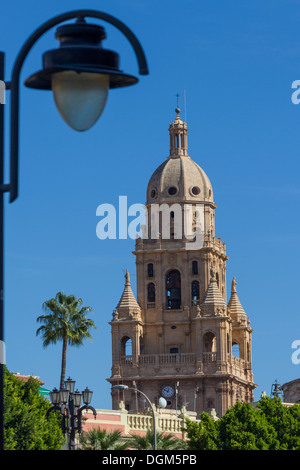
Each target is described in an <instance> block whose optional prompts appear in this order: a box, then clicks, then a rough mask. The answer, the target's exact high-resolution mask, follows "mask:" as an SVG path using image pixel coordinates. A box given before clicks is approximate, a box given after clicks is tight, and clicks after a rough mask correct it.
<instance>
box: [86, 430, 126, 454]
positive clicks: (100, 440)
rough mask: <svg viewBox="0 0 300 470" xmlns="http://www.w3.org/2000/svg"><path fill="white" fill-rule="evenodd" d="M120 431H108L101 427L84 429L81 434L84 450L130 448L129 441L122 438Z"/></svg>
mask: <svg viewBox="0 0 300 470" xmlns="http://www.w3.org/2000/svg"><path fill="white" fill-rule="evenodd" d="M121 437H122V433H121V432H120V431H112V432H110V433H108V432H107V431H106V429H103V430H101V429H100V428H99V427H98V428H95V429H92V430H91V431H84V432H83V433H82V435H81V436H80V444H81V445H82V448H83V449H84V450H125V449H127V448H128V443H127V441H122V440H121Z"/></svg>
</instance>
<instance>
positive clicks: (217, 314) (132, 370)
mask: <svg viewBox="0 0 300 470" xmlns="http://www.w3.org/2000/svg"><path fill="white" fill-rule="evenodd" d="M169 136H170V154H169V156H168V158H167V159H166V160H165V161H164V162H163V163H162V164H161V165H160V166H159V167H158V168H157V170H156V171H155V172H154V173H153V175H152V176H151V178H150V181H149V184H148V188H147V196H146V209H147V224H146V227H145V230H144V234H143V237H142V238H138V239H137V240H136V247H135V252H134V254H135V257H136V278H137V299H135V297H134V294H133V292H132V289H131V285H130V278H129V273H128V272H126V276H125V286H124V292H123V294H122V296H121V299H120V301H119V304H118V305H117V307H116V310H115V311H114V313H113V319H112V321H111V322H110V325H111V333H112V375H111V377H110V378H109V379H108V381H109V382H110V383H111V384H112V385H116V384H120V383H122V384H125V385H128V386H129V387H133V388H135V387H136V388H137V389H139V390H141V391H142V392H144V393H145V394H146V395H147V396H148V397H149V398H150V399H151V401H152V402H153V403H155V404H157V403H158V400H159V397H160V396H163V397H165V398H166V400H167V406H168V407H169V408H171V409H179V408H181V407H182V406H183V405H184V406H186V408H187V409H188V410H189V411H197V412H198V413H201V412H202V411H210V410H211V409H212V408H215V410H216V412H217V415H218V416H221V415H223V414H224V413H225V412H226V410H227V409H228V408H229V407H232V406H233V405H234V403H235V402H237V401H247V402H251V401H253V390H254V388H255V387H256V385H255V384H254V382H253V374H252V360H251V333H252V329H251V328H250V322H249V320H248V319H247V316H246V313H245V311H244V309H243V307H242V305H241V303H240V301H239V298H238V295H237V290H236V281H235V279H234V280H233V281H232V288H231V297H230V300H229V303H228V304H227V300H226V262H227V260H228V257H227V255H226V247H225V244H224V243H223V242H222V241H221V239H220V238H216V237H215V209H216V205H215V203H214V199H213V190H212V185H211V183H210V180H209V179H208V177H207V175H206V174H205V172H204V171H203V170H202V168H200V166H199V165H197V164H196V163H195V162H194V161H193V160H192V159H191V157H190V156H189V155H188V146H187V125H186V123H185V122H183V121H182V120H181V118H180V110H179V109H178V108H176V117H175V120H174V121H173V122H172V123H171V124H170V126H169ZM120 393H122V396H120ZM123 394H124V392H119V391H113V393H112V401H113V408H114V409H115V408H117V407H118V403H119V401H120V400H121V399H122V400H124V401H125V404H126V407H127V409H129V410H132V411H133V410H135V409H136V408H138V409H139V410H140V409H142V408H143V407H144V405H145V404H144V403H143V401H142V400H141V397H140V394H136V393H135V392H134V391H133V392H131V391H127V392H125V394H124V395H123Z"/></svg>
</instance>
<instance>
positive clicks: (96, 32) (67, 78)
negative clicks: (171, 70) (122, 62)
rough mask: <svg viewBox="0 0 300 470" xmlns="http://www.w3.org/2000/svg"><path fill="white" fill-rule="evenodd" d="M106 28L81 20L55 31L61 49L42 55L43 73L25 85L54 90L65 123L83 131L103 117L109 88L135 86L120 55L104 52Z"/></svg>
mask: <svg viewBox="0 0 300 470" xmlns="http://www.w3.org/2000/svg"><path fill="white" fill-rule="evenodd" d="M105 38H106V33H105V30H104V28H102V27H101V26H99V25H95V24H89V23H86V22H85V20H84V18H78V19H77V20H76V22H75V23H72V24H66V25H62V26H60V27H58V28H57V30H56V39H58V40H59V42H60V47H59V48H58V49H52V50H49V51H46V52H45V53H44V54H43V69H42V70H40V71H38V72H36V73H35V74H33V75H31V76H30V77H29V78H27V80H26V81H25V85H26V86H27V87H29V88H36V89H40V90H52V91H53V96H54V101H55V103H56V106H57V108H58V111H59V112H60V114H61V116H62V117H63V119H64V120H65V121H66V122H67V124H69V125H70V126H71V127H72V128H73V129H75V130H78V131H84V130H87V129H89V128H90V127H92V126H93V124H95V122H96V121H97V120H98V118H99V117H100V115H101V114H102V112H103V110H104V107H105V104H106V100H107V96H108V90H109V88H119V87H125V86H130V85H134V84H135V83H137V82H138V79H137V78H136V77H133V76H131V75H127V74H124V73H123V72H122V71H121V70H120V69H119V55H118V54H117V53H116V52H114V51H111V50H107V49H103V47H102V45H101V43H102V40H103V39H105Z"/></svg>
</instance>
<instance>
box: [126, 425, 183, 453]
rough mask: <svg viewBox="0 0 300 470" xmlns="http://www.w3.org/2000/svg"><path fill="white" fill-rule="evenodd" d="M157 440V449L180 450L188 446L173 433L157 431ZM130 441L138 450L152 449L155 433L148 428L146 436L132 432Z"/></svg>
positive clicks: (131, 445) (130, 444)
mask: <svg viewBox="0 0 300 470" xmlns="http://www.w3.org/2000/svg"><path fill="white" fill-rule="evenodd" d="M156 442H157V450H180V449H185V448H186V446H185V442H184V441H182V440H181V439H178V438H177V437H176V436H173V435H172V434H165V433H161V432H157V433H156ZM128 443H129V446H130V447H131V448H133V449H136V450H152V449H153V448H154V433H153V431H151V430H150V429H148V430H147V433H146V434H145V436H140V435H139V434H134V433H132V434H131V438H130V439H129V440H128Z"/></svg>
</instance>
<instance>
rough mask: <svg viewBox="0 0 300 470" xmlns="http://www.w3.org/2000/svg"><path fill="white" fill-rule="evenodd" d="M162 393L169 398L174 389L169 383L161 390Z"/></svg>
mask: <svg viewBox="0 0 300 470" xmlns="http://www.w3.org/2000/svg"><path fill="white" fill-rule="evenodd" d="M161 393H162V395H163V396H164V397H166V398H171V397H172V396H173V395H174V389H173V387H171V386H170V385H166V386H165V387H164V388H163V389H162V391H161Z"/></svg>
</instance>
